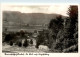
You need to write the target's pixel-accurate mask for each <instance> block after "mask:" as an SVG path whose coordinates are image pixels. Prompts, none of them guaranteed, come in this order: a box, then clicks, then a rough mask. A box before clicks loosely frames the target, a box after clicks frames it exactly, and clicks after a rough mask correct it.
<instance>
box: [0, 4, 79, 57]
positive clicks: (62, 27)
mask: <svg viewBox="0 0 80 57" xmlns="http://www.w3.org/2000/svg"><path fill="white" fill-rule="evenodd" d="M79 6H80V5H78V4H15V3H13V4H5V3H4V4H1V13H0V14H1V21H2V22H1V23H2V26H1V27H2V34H1V56H2V57H6V56H7V57H8V56H10V57H11V56H12V57H13V56H19V57H21V56H22V57H23V56H25V57H26V56H56V57H58V56H61V57H62V56H64V57H69V56H70V57H79V56H80V55H79V35H78V33H79V29H78V28H79V25H78V24H79Z"/></svg>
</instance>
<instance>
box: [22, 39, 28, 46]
mask: <svg viewBox="0 0 80 57" xmlns="http://www.w3.org/2000/svg"><path fill="white" fill-rule="evenodd" d="M23 46H24V47H27V46H28V41H27V39H26V40H25V41H24V44H23Z"/></svg>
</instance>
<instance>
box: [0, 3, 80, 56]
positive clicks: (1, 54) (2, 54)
mask: <svg viewBox="0 0 80 57" xmlns="http://www.w3.org/2000/svg"><path fill="white" fill-rule="evenodd" d="M3 4H8V5H64V4H65V5H78V10H79V9H80V4H77V3H75V4H73V3H35V4H34V3H1V4H0V7H1V5H3ZM78 13H79V15H78V16H80V11H78ZM79 19H80V17H78V36H79V35H80V34H79V33H80V31H79V28H80V27H79V25H80V23H79V21H80V20H79ZM0 35H1V36H0V41H1V42H0V50H1V51H0V56H2V57H11V55H4V53H2V10H1V9H0ZM79 40H80V36H79V37H78V47H79V48H80V41H79ZM79 48H78V49H79ZM26 56H30V57H32V56H31V55H24V57H26ZM33 56H34V55H33ZM49 56H50V57H80V49H79V50H78V53H49ZM12 57H14V56H13V55H12ZM17 57H23V56H22V55H21V56H20V55H18V56H17ZM39 57H40V56H39Z"/></svg>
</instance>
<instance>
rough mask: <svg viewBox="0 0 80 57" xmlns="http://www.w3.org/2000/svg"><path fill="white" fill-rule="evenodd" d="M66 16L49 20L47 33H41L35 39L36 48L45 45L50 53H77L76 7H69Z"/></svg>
mask: <svg viewBox="0 0 80 57" xmlns="http://www.w3.org/2000/svg"><path fill="white" fill-rule="evenodd" d="M68 16H69V17H66V18H65V19H63V18H62V15H59V16H57V17H56V18H55V19H51V21H50V23H49V25H48V33H47V34H46V33H44V31H42V32H41V33H39V35H38V37H37V45H36V48H38V46H39V45H40V44H43V43H46V41H45V40H46V39H47V43H46V45H47V46H48V47H49V48H50V49H51V51H52V52H78V6H77V5H70V7H69V10H68ZM43 45H44V44H43Z"/></svg>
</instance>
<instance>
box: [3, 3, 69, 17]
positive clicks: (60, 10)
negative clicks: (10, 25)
mask: <svg viewBox="0 0 80 57" xmlns="http://www.w3.org/2000/svg"><path fill="white" fill-rule="evenodd" d="M68 7H69V5H46V6H42V5H41V6H40V5H39V6H37V5H34V6H29V5H27V6H25V5H24V6H21V5H3V6H2V10H3V11H20V12H22V13H48V14H50V13H57V14H62V15H65V16H67V14H66V13H67V11H68Z"/></svg>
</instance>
